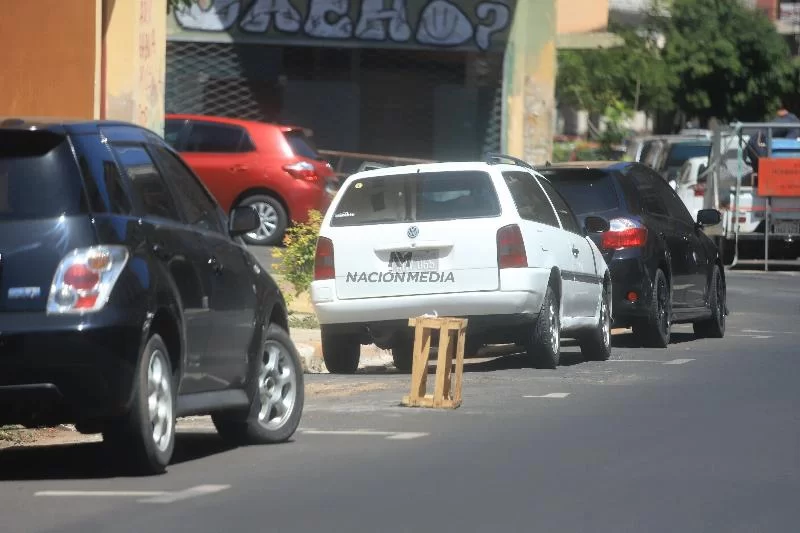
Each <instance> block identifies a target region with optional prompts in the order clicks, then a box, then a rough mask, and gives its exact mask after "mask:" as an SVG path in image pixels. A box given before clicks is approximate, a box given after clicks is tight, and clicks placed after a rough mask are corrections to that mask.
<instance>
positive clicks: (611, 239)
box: [600, 218, 647, 250]
mask: <svg viewBox="0 0 800 533" xmlns="http://www.w3.org/2000/svg"><path fill="white" fill-rule="evenodd" d="M609 225H610V226H611V229H609V230H608V231H606V232H605V233H603V236H602V239H601V242H600V248H602V249H603V250H622V249H624V248H641V247H643V246H644V245H645V243H646V242H647V228H646V227H644V226H642V225H641V224H640V223H638V222H636V221H635V220H631V219H629V218H614V219H612V220H611V221H610V223H609Z"/></svg>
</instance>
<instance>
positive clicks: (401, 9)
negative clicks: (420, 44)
mask: <svg viewBox="0 0 800 533" xmlns="http://www.w3.org/2000/svg"><path fill="white" fill-rule="evenodd" d="M407 16H408V9H407V7H406V0H393V1H392V7H391V9H384V0H364V2H363V3H362V4H361V18H360V19H359V20H358V26H356V37H357V38H359V39H364V40H371V41H385V40H386V36H387V31H386V26H388V27H389V31H388V36H389V39H391V40H392V41H395V42H403V41H407V40H408V39H409V38H410V37H411V26H410V25H409V24H408V20H407V18H406V17H407Z"/></svg>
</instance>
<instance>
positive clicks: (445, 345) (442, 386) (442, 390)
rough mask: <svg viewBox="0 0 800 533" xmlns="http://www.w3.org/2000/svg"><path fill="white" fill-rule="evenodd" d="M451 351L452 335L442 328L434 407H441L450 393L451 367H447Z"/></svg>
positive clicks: (437, 359) (437, 361)
mask: <svg viewBox="0 0 800 533" xmlns="http://www.w3.org/2000/svg"><path fill="white" fill-rule="evenodd" d="M449 351H450V333H449V331H448V330H447V329H445V328H442V329H441V330H440V332H439V350H438V352H439V353H438V354H437V358H436V387H435V388H434V391H433V405H434V406H435V407H439V406H441V404H442V400H444V399H445V397H447V395H448V393H449V392H450V391H448V390H447V385H448V380H447V377H448V374H449V373H450V367H449V366H448V365H447V359H448V357H447V355H448V352H449Z"/></svg>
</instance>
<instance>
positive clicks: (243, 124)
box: [164, 114, 336, 245]
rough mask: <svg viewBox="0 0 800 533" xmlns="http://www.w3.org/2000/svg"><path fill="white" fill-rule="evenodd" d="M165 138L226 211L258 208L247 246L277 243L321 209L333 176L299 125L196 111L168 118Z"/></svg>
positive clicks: (333, 182)
mask: <svg viewBox="0 0 800 533" xmlns="http://www.w3.org/2000/svg"><path fill="white" fill-rule="evenodd" d="M164 138H165V140H166V141H167V142H168V143H169V144H170V145H172V147H173V148H175V150H177V151H178V152H179V153H180V154H181V157H183V159H184V160H185V161H186V163H187V164H188V165H189V166H190V167H191V168H192V169H193V170H194V171H195V173H196V174H197V175H198V176H199V177H200V179H201V180H202V181H203V182H204V183H205V185H206V187H207V188H208V189H209V191H211V193H212V194H213V195H214V196H215V197H216V199H217V201H218V202H219V204H220V205H221V206H222V208H223V209H225V211H226V212H228V213H230V211H231V209H233V208H234V207H237V206H240V205H250V206H253V207H255V208H256V210H257V211H258V213H259V215H260V216H261V227H260V228H259V229H258V231H255V232H253V233H248V234H246V235H243V238H244V240H245V241H246V242H247V243H248V244H259V245H275V244H279V243H280V242H281V240H282V239H283V235H284V232H285V231H286V228H287V227H288V225H289V223H290V221H295V222H305V221H306V220H308V212H309V211H310V210H311V209H316V210H319V211H322V212H324V211H325V209H327V207H328V204H329V203H330V200H331V198H332V193H333V191H334V190H335V187H336V175H335V173H334V172H333V169H332V168H331V166H330V164H328V162H327V161H325V160H324V159H323V158H322V157H320V155H319V153H318V152H317V150H316V148H315V147H314V144H313V142H312V141H311V138H310V137H309V136H308V135H306V132H305V130H304V129H303V128H298V127H294V126H284V125H278V124H268V123H265V122H256V121H249V120H237V119H231V118H223V117H210V116H200V115H174V114H170V115H167V116H166V121H165V128H164Z"/></svg>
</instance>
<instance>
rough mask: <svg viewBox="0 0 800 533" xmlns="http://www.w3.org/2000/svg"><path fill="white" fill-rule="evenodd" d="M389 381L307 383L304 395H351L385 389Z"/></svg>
mask: <svg viewBox="0 0 800 533" xmlns="http://www.w3.org/2000/svg"><path fill="white" fill-rule="evenodd" d="M388 388H389V383H385V382H384V383H382V382H374V381H369V382H365V383H344V384H338V383H308V384H306V396H311V397H316V396H353V395H354V394H360V393H362V392H375V391H380V390H386V389H388Z"/></svg>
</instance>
